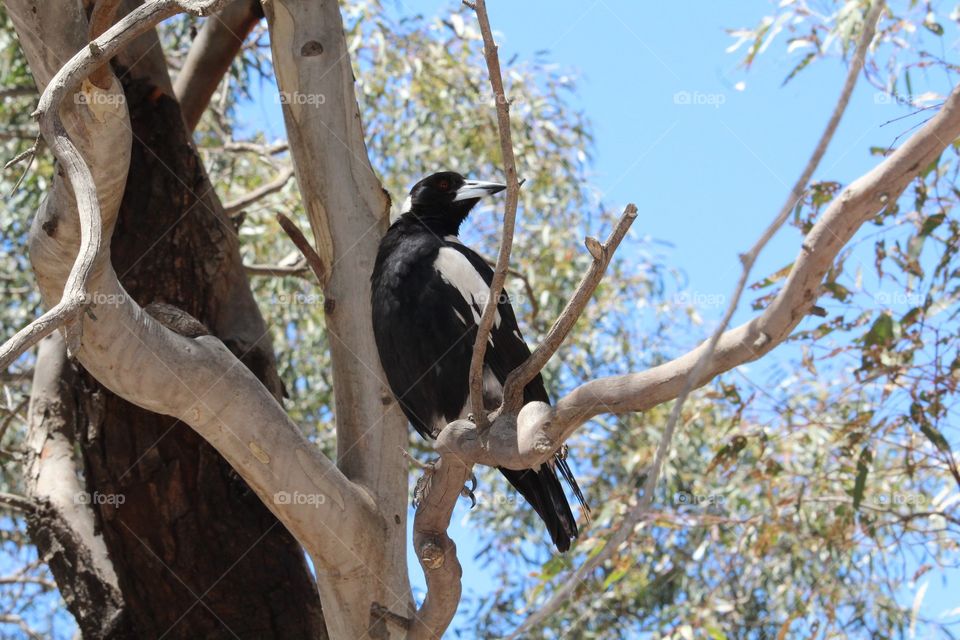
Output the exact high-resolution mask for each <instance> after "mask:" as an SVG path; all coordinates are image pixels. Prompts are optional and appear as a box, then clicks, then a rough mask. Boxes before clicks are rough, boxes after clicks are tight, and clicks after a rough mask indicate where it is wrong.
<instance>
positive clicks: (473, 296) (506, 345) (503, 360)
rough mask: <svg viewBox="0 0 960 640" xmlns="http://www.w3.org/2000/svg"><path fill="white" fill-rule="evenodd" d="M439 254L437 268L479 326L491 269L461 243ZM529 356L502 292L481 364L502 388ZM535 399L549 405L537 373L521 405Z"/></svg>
mask: <svg viewBox="0 0 960 640" xmlns="http://www.w3.org/2000/svg"><path fill="white" fill-rule="evenodd" d="M440 253H441V256H438V265H440V262H439V260H440V258H441V257H442V258H443V263H444V265H443V266H442V267H441V268H439V271H440V273H441V276H442V277H444V279H447V280H448V281H449V282H450V283H451V284H454V285H455V286H456V287H457V289H458V290H459V291H460V293H461V295H462V296H463V298H464V300H465V301H466V302H467V303H468V304H469V306H470V308H471V310H472V316H473V317H472V320H473V322H474V323H475V324H479V323H480V316H481V315H482V314H483V308H484V306H486V302H487V299H488V298H489V297H490V283H491V282H492V281H493V269H492V268H491V267H490V265H489V264H487V261H486V260H484V259H483V258H482V257H481V256H480V255H479V254H477V253H476V252H475V251H473V250H471V249H470V248H468V247H466V246H464V245H462V244H460V243H453V242H451V243H448V244H447V245H446V246H445V247H443V248H442V249H441V250H440ZM448 274H449V275H448ZM529 355H530V349H529V347H527V343H526V342H525V341H524V340H523V335H522V334H521V333H520V325H519V324H518V323H517V316H516V314H515V313H514V311H513V305H512V304H511V303H510V297H509V296H508V295H507V292H506V291H504V292H503V293H502V294H501V296H500V300H499V302H498V304H497V315H496V316H495V317H494V323H493V328H492V329H491V331H490V345H489V346H488V348H487V351H486V354H485V358H484V363H485V364H486V365H487V366H488V367H489V368H490V371H491V372H492V373H493V375H494V376H495V378H496V379H497V381H498V382H499V383H500V385H503V383H504V382H505V381H506V379H507V376H508V375H510V372H511V371H513V370H514V369H516V368H517V367H519V366H520V365H521V364H523V362H524V361H525V360H526V359H527V357H529ZM534 400H539V401H540V402H550V398H549V396H548V395H547V390H546V388H545V387H544V386H543V378H542V377H541V376H540V375H539V374H538V375H537V377H536V378H534V379H533V380H531V381H530V383H529V384H528V385H527V387H526V389H524V402H533V401H534Z"/></svg>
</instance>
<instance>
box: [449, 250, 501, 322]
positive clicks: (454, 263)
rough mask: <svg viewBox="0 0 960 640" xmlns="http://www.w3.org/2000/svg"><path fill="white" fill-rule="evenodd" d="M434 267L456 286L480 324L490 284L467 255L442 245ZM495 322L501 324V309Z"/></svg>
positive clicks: (488, 295) (475, 320)
mask: <svg viewBox="0 0 960 640" xmlns="http://www.w3.org/2000/svg"><path fill="white" fill-rule="evenodd" d="M433 267H434V268H435V269H436V270H437V272H438V273H439V274H440V277H441V278H443V279H444V281H446V282H447V283H448V284H450V285H452V286H454V287H456V289H457V291H459V292H460V295H461V296H463V299H464V300H465V301H466V303H467V306H469V307H470V311H471V312H473V321H474V322H475V323H476V324H480V315H481V314H482V313H483V308H484V307H485V306H486V304H487V299H488V298H489V297H490V285H488V284H487V283H486V281H485V280H484V279H483V276H481V275H480V273H479V272H478V271H477V270H476V269H474V268H473V265H472V264H470V261H469V260H468V259H467V256H465V255H463V254H462V253H460V252H459V251H457V250H456V249H454V248H452V247H441V248H440V251H438V252H437V259H436V260H435V261H434V263H433ZM493 321H494V324H495V325H496V326H498V327H499V326H500V311H497V312H496V315H494V319H493Z"/></svg>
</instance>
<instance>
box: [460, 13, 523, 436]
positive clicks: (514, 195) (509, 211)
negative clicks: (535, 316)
mask: <svg viewBox="0 0 960 640" xmlns="http://www.w3.org/2000/svg"><path fill="white" fill-rule="evenodd" d="M473 9H474V10H475V11H476V13H477V21H478V22H479V23H480V33H481V35H482V36H483V57H484V59H486V62H487V71H488V73H489V75H490V86H491V87H492V88H493V95H494V101H495V103H496V109H497V130H498V134H499V138H500V152H501V154H502V155H503V170H504V173H505V175H506V179H507V204H506V208H505V211H504V215H503V234H502V235H501V236H500V251H499V252H498V254H497V264H496V267H495V268H494V270H493V281H492V282H491V283H490V297H489V298H488V299H487V303H486V306H485V307H484V309H483V315H482V316H481V317H480V323H479V326H478V327H477V339H476V341H475V342H474V345H473V357H472V358H471V360H470V378H469V379H470V405H471V407H472V408H473V415H474V418H475V420H476V422H477V427H478V428H480V429H481V430H483V429H486V428H487V427H488V426H489V424H490V422H489V420H488V418H487V413H486V410H485V409H484V407H483V360H484V356H485V354H486V351H487V340H488V339H489V337H490V331H491V330H492V329H493V320H494V317H495V315H496V312H497V301H498V300H499V299H500V295H501V293H502V292H503V284H504V282H505V281H506V279H507V271H508V269H509V268H510V251H511V250H512V248H513V233H514V228H515V226H516V221H517V202H518V200H519V197H520V183H519V182H518V181H517V162H516V158H515V157H514V154H513V137H512V136H511V134H510V103H509V102H508V101H507V99H506V96H505V95H504V92H503V77H502V76H501V73H500V57H499V56H498V55H497V45H496V43H495V42H494V41H493V33H492V32H491V30H490V18H489V16H488V15H487V4H486V2H485V0H477V2H476V3H475V5H474V6H473Z"/></svg>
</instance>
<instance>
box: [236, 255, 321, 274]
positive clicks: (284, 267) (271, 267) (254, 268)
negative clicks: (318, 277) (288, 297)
mask: <svg viewBox="0 0 960 640" xmlns="http://www.w3.org/2000/svg"><path fill="white" fill-rule="evenodd" d="M243 269H244V270H245V271H246V272H247V275H248V276H271V277H274V278H282V277H285V276H297V277H300V278H304V277H306V276H307V275H308V274H309V273H312V271H311V269H310V267H309V266H308V265H307V261H306V259H301V260H300V261H299V262H298V263H297V264H289V265H288V264H245V265H243Z"/></svg>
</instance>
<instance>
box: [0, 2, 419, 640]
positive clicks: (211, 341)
mask: <svg viewBox="0 0 960 640" xmlns="http://www.w3.org/2000/svg"><path fill="white" fill-rule="evenodd" d="M181 4H182V5H187V3H176V2H172V1H170V0H155V1H154V2H150V3H148V4H146V5H143V6H141V7H138V8H137V9H135V10H134V11H133V12H132V13H130V14H129V15H128V16H126V17H125V18H123V19H122V20H120V21H119V22H118V23H117V24H116V25H115V26H113V27H111V28H110V29H109V30H108V31H107V32H106V33H105V34H103V35H102V36H101V37H99V38H97V40H96V41H95V42H94V43H93V44H91V45H90V46H88V47H85V48H83V49H82V50H81V51H80V52H79V53H77V54H76V55H75V56H73V57H72V58H71V60H70V61H68V62H67V63H66V65H64V66H63V67H62V68H60V69H59V71H57V72H56V74H55V75H53V77H52V79H51V80H50V82H49V86H48V87H47V89H46V90H45V91H44V93H43V95H42V96H41V98H40V108H39V110H38V114H39V116H40V124H41V131H42V132H43V134H44V136H45V138H46V139H47V141H48V143H49V144H50V147H51V149H52V150H53V152H54V155H55V157H56V158H57V160H58V162H59V164H60V167H61V168H62V171H61V172H60V173H58V174H57V175H55V176H54V179H53V182H52V185H51V187H50V190H49V192H48V195H47V197H46V199H45V200H44V202H43V205H42V207H41V209H40V211H39V212H38V215H37V218H36V219H35V221H34V224H33V227H32V229H31V234H30V245H31V246H30V257H31V261H32V263H33V267H34V272H35V274H36V277H37V282H38V284H39V287H40V292H41V295H42V296H43V299H44V302H45V303H46V304H47V305H51V304H54V303H56V302H57V301H58V300H60V299H61V297H62V295H63V291H64V290H65V288H66V290H67V291H70V285H71V283H73V282H74V281H76V280H79V281H80V282H87V283H89V290H90V291H94V292H96V296H95V300H97V301H101V302H99V303H98V304H97V305H96V307H95V309H94V310H95V315H91V316H88V317H83V318H82V319H81V322H80V323H78V327H77V329H78V331H77V335H78V336H79V335H80V334H79V329H80V326H79V325H82V328H83V334H82V339H79V340H77V342H78V345H77V346H78V348H77V350H76V352H75V355H76V357H77V359H78V360H79V361H80V363H81V364H82V365H83V366H84V367H85V368H86V369H87V370H88V371H89V372H90V374H91V375H93V376H94V377H95V378H96V379H97V380H98V381H99V382H101V383H102V384H103V385H104V386H105V387H107V388H108V389H110V390H111V391H113V392H114V393H116V394H117V395H119V396H120V397H122V398H124V399H126V400H128V401H130V402H133V403H135V404H137V405H139V406H141V407H143V408H145V409H148V410H150V411H154V412H157V413H164V414H167V415H171V416H174V417H175V418H177V419H179V420H182V421H183V422H185V423H186V424H188V425H190V426H191V427H192V428H193V429H194V430H195V431H197V433H198V434H199V435H201V436H202V437H203V438H204V439H206V440H207V441H208V442H209V443H210V444H211V445H213V446H214V447H215V448H216V449H217V450H218V451H219V452H220V453H221V455H223V457H224V458H225V459H226V460H227V462H229V463H230V464H231V465H232V467H233V468H234V469H236V470H237V471H238V472H239V473H240V474H241V475H242V477H243V479H244V480H245V481H246V483H247V484H248V485H249V486H250V487H251V488H252V489H253V490H254V491H255V492H256V493H257V495H258V496H259V497H260V498H261V500H262V501H263V502H264V504H265V505H266V506H267V507H268V508H269V509H270V510H271V511H273V513H274V514H275V515H276V516H277V517H278V518H279V519H280V520H281V521H282V522H283V524H284V525H285V526H286V527H287V529H288V530H289V531H290V532H291V533H292V534H293V535H294V536H295V537H296V538H297V540H298V541H299V542H300V543H301V544H303V546H304V547H305V549H306V551H307V552H308V553H309V554H310V555H311V557H312V558H313V561H314V564H315V566H316V569H317V574H318V581H319V582H320V584H321V586H322V587H321V597H322V598H323V601H324V603H325V604H329V607H330V610H331V614H330V615H329V616H327V619H326V621H327V623H328V624H331V623H332V629H331V633H332V634H334V635H335V634H337V633H338V632H339V633H340V635H341V636H344V637H357V636H358V635H361V634H362V633H363V632H364V630H365V629H366V628H367V624H368V622H369V613H368V611H367V612H365V615H364V616H363V619H362V621H361V622H360V623H359V624H352V622H353V621H354V619H353V618H352V611H351V608H352V607H355V606H358V605H359V606H363V605H362V604H360V603H358V602H355V600H358V598H356V594H355V593H353V592H352V591H351V590H350V587H351V586H353V587H359V588H360V589H366V590H367V592H370V591H372V590H373V587H375V586H376V585H377V580H378V579H379V580H380V581H381V582H382V581H383V579H382V578H381V577H380V575H379V573H378V572H380V571H382V569H383V567H384V566H385V565H386V564H387V563H386V562H384V559H383V557H384V555H385V554H386V550H385V549H384V545H383V540H382V535H375V534H373V533H372V532H377V533H378V534H380V533H381V532H383V531H385V530H387V529H388V528H390V527H388V526H387V524H386V522H385V521H384V518H383V517H382V515H381V513H380V512H379V510H378V508H377V504H376V503H375V501H374V498H373V495H372V494H371V492H370V491H368V490H367V489H365V488H362V487H361V486H360V485H359V484H356V483H354V482H351V481H350V480H349V479H347V478H346V477H345V476H344V474H343V473H342V472H341V471H340V470H339V469H338V468H337V467H336V466H335V465H334V464H333V463H332V462H331V461H330V460H329V459H327V458H326V457H325V456H323V454H322V453H321V452H320V451H319V450H318V449H317V447H316V446H315V444H313V443H311V442H310V441H308V440H307V439H306V438H305V436H304V435H303V433H302V432H301V431H300V429H299V428H298V427H297V426H296V425H295V424H294V423H293V422H292V421H291V420H290V418H289V417H288V416H287V414H286V413H285V412H284V410H283V408H282V407H281V406H280V405H279V404H278V403H277V402H276V400H275V399H274V398H273V396H272V395H271V394H270V392H269V391H267V389H266V388H265V387H264V386H263V385H262V384H261V383H260V381H259V380H257V378H256V377H255V376H254V375H253V374H252V373H251V372H250V371H249V370H248V369H247V368H246V367H243V366H236V365H237V364H238V361H237V359H236V358H235V357H234V356H233V355H232V354H231V353H230V352H229V350H228V349H227V348H226V347H225V346H224V345H223V344H222V343H221V342H220V341H219V340H218V339H216V338H214V337H213V336H206V335H204V336H197V337H195V338H188V337H185V336H181V335H178V334H176V333H174V332H172V331H170V330H167V329H165V328H164V327H163V326H162V325H161V324H160V323H158V322H157V321H156V320H155V319H154V318H152V317H151V316H150V315H148V314H146V313H145V312H144V310H143V309H142V308H140V307H139V306H138V305H137V304H136V303H135V302H134V301H133V300H132V299H131V298H130V297H129V296H128V295H127V294H126V292H125V291H124V290H123V288H122V287H121V285H120V283H119V282H118V280H117V275H116V273H115V272H114V270H113V268H112V265H111V264H110V261H109V253H108V252H107V251H106V250H105V245H104V244H100V243H91V242H90V240H89V236H90V235H91V227H93V226H96V228H97V229H99V228H102V230H103V234H104V235H105V237H110V234H111V233H112V230H113V226H114V224H115V223H116V217H117V212H118V210H119V206H120V201H121V198H122V196H123V193H124V184H125V182H126V172H127V168H128V166H129V154H130V140H131V137H130V136H131V134H130V126H129V121H128V117H127V113H126V109H125V106H124V103H123V101H122V100H120V99H115V98H117V96H118V95H119V92H120V89H119V85H118V83H117V82H116V81H115V80H114V82H113V83H112V84H111V89H110V91H111V93H113V94H114V95H111V96H106V97H109V98H111V99H110V100H106V99H102V100H101V99H94V100H84V101H70V100H64V97H65V96H66V95H68V92H70V91H72V90H73V88H74V87H76V86H77V84H79V82H80V80H81V78H83V77H84V76H85V74H87V73H89V71H90V70H92V68H94V67H95V66H97V65H98V64H99V63H100V61H101V60H102V59H107V58H109V57H110V56H112V55H114V54H115V53H116V52H117V51H118V50H119V49H120V48H121V47H122V46H123V45H124V44H125V43H126V42H128V41H129V40H130V39H132V38H134V37H135V36H137V35H139V34H140V33H143V32H144V31H146V30H147V29H149V28H151V27H152V26H153V25H154V24H155V23H156V22H158V21H159V20H161V19H163V18H164V17H168V16H170V15H173V14H174V13H176V12H177V11H179V10H180V5H181ZM216 5H217V3H209V4H208V3H197V2H191V3H189V5H188V6H189V7H191V8H193V9H213V8H215V7H216ZM333 6H334V8H336V3H334V4H333ZM7 8H8V10H9V11H10V14H11V17H12V18H13V21H14V24H15V25H16V26H17V27H18V31H19V30H20V29H21V28H23V27H27V26H28V25H29V24H30V23H29V22H28V21H29V20H30V18H29V16H30V15H32V14H31V12H30V7H29V2H27V1H26V0H10V1H8V2H7ZM337 28H338V29H340V27H339V26H338V27H337ZM341 36H342V32H341ZM35 40H36V39H34V40H33V41H31V47H25V48H27V49H30V50H29V51H28V59H30V62H31V66H32V68H34V72H35V77H37V78H38V82H41V83H42V81H43V73H40V71H43V72H44V73H45V72H46V70H47V68H48V65H50V64H51V61H50V60H46V59H41V56H42V55H43V54H42V52H40V51H39V50H38V49H39V48H40V47H37V46H34V45H36V44H37V42H36V41H35ZM54 68H56V67H54ZM347 68H349V63H348V64H347ZM38 70H39V71H38ZM47 77H49V76H47ZM91 87H93V88H92V89H89V90H90V91H102V90H101V89H98V88H96V87H95V85H91ZM84 90H88V89H87V88H86V86H85V88H84ZM102 104H109V105H111V107H110V109H108V110H103V109H98V107H99V105H102ZM114 105H119V106H117V107H115V106H114ZM61 117H62V118H63V120H61ZM64 120H65V121H66V124H65V123H64ZM88 161H89V163H90V164H89V165H88V164H87V162H88ZM78 237H79V240H78ZM94 245H95V246H96V247H98V250H93V251H91V250H90V247H91V246H94ZM81 248H83V250H84V252H83V253H81ZM87 253H92V260H90V261H89V264H90V268H89V270H88V271H87V272H85V273H84V274H81V275H82V277H78V276H75V275H74V269H72V268H71V267H70V265H71V264H73V263H74V262H77V263H80V264H83V265H86V264H87V262H86V261H82V260H75V259H74V258H75V257H76V256H78V255H80V256H84V255H86V254H87ZM102 301H106V302H102ZM374 399H375V400H376V401H377V404H379V397H375V398H374ZM338 419H339V407H338ZM396 491H397V493H398V495H405V494H406V491H405V485H403V486H401V487H399V488H398V489H396ZM297 496H305V497H306V498H308V499H307V500H296V499H292V498H295V497H297ZM390 524H391V526H392V524H393V521H392V519H391V522H390ZM399 530H400V531H401V534H402V531H403V529H402V527H401V528H399ZM401 558H402V556H401ZM404 578H405V576H404ZM405 594H406V591H403V592H402V593H401V594H400V599H401V601H405V600H406V598H405V597H404V595H405ZM395 597H396V596H395ZM367 610H369V606H367ZM348 621H349V622H348ZM335 637H336V635H335Z"/></svg>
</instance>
